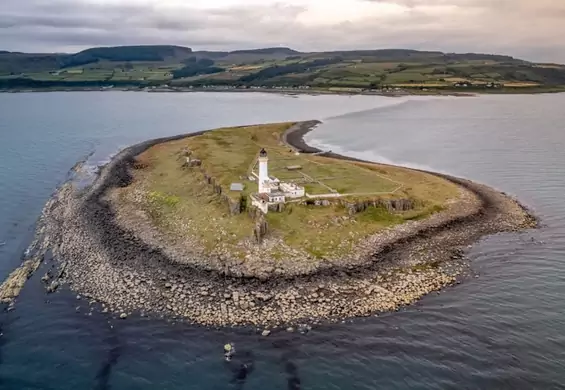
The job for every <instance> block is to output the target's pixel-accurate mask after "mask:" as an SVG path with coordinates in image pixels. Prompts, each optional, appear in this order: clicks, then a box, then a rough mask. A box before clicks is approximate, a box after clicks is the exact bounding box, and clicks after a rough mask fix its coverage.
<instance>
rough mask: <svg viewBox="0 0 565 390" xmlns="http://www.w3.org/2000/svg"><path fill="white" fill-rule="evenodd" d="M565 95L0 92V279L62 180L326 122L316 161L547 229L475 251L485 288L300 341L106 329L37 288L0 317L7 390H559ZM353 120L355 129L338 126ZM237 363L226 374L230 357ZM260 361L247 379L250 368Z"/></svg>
mask: <svg viewBox="0 0 565 390" xmlns="http://www.w3.org/2000/svg"><path fill="white" fill-rule="evenodd" d="M564 104H565V95H539V96H492V97H488V96H487V97H480V98H458V99H456V98H441V99H439V98H420V99H404V98H403V99H389V98H379V97H351V98H350V97H339V96H318V97H307V96H303V97H299V98H290V97H281V96H275V95H261V94H228V93H225V94H213V93H209V94H148V93H117V92H116V93H114V92H106V93H95V92H92V93H45V94H44V93H36V94H0V136H1V137H2V138H1V141H0V243H3V242H5V245H3V246H0V275H1V276H3V277H4V276H5V275H7V274H8V273H9V272H10V271H11V270H12V269H13V268H14V267H15V266H17V265H18V264H19V262H20V260H19V259H20V256H21V254H22V253H23V251H24V250H25V248H26V246H27V245H28V244H29V240H30V238H31V235H32V233H33V224H34V221H35V220H36V218H37V217H38V215H39V213H40V211H41V208H42V206H43V204H44V203H45V201H46V200H47V199H48V198H49V195H50V194H51V193H52V192H53V190H54V189H55V188H56V186H57V185H58V184H60V183H61V182H63V181H64V180H65V179H66V177H67V173H68V170H69V168H70V167H71V166H72V165H73V164H74V163H75V162H76V161H77V160H79V159H81V158H83V157H85V156H87V155H90V154H92V155H91V157H90V158H89V160H88V161H89V164H90V165H92V166H95V165H97V164H101V163H103V162H104V161H106V160H107V159H108V158H109V157H110V156H111V155H112V154H113V153H115V152H116V151H117V150H119V149H120V148H121V147H124V146H127V145H129V144H132V143H135V142H138V141H141V140H143V139H146V138H153V137H158V136H163V135H171V134H177V133H184V132H190V131H197V130H202V129H207V128H213V127H218V126H228V125H240V124H248V123H259V122H266V121H283V120H303V119H323V120H324V124H323V125H322V126H321V127H319V128H318V129H317V130H315V131H314V132H312V133H311V134H309V135H308V137H307V139H308V141H309V142H310V143H312V144H313V145H317V146H321V147H324V148H328V149H332V150H334V151H338V152H342V153H344V154H349V155H353V156H357V157H362V158H367V159H371V160H377V161H383V162H393V163H399V164H404V165H409V166H415V167H426V168H429V169H434V170H440V171H445V172H449V173H452V174H456V175H460V176H465V177H468V178H471V179H475V180H479V181H482V182H485V183H487V184H490V185H493V186H495V187H497V188H499V189H501V190H504V191H507V192H510V193H512V194H515V195H516V196H518V197H519V198H520V199H521V200H523V201H524V202H525V203H526V204H527V205H528V206H530V207H532V208H533V209H534V210H535V212H536V213H537V214H538V215H539V216H540V217H541V218H542V221H543V224H544V226H543V227H542V228H541V229H539V230H536V231H530V232H526V233H521V234H501V235H496V236H493V237H489V238H487V239H484V240H482V241H481V242H480V243H478V244H477V245H474V246H473V247H472V248H470V249H469V251H468V256H469V257H470V258H471V260H472V264H473V269H474V271H475V272H476V273H477V274H478V276H479V277H478V278H471V279H470V280H467V281H466V282H465V283H463V284H462V285H459V286H457V287H455V288H450V289H448V290H446V291H444V292H443V293H442V294H440V295H435V294H434V295H432V296H429V297H426V298H425V299H423V300H422V301H421V302H420V303H418V304H416V305H414V306H412V307H410V308H407V309H406V310H403V311H401V312H398V313H392V314H386V315H381V316H379V317H376V318H375V317H374V318H369V319H359V320H355V321H352V322H347V323H345V324H337V325H328V326H323V327H320V328H316V329H314V330H313V331H312V332H310V333H308V334H307V335H299V334H288V333H286V332H284V331H283V332H274V333H273V334H272V335H271V336H269V337H268V338H262V337H261V336H258V335H256V334H254V332H252V330H249V329H239V330H229V329H227V330H226V329H224V330H216V329H203V328H199V327H194V326H189V325H186V324H182V323H179V324H171V323H169V322H167V321H162V320H159V319H146V318H135V317H130V318H129V319H128V320H126V321H119V320H113V319H112V318H110V317H107V316H105V315H103V314H101V313H98V312H97V311H96V310H94V311H93V312H92V313H91V314H90V309H89V305H88V303H87V302H85V301H84V300H77V299H76V298H75V296H74V294H71V293H68V292H67V293H65V292H64V291H63V292H60V293H57V294H54V295H49V296H47V295H45V293H44V291H43V290H42V288H41V285H40V282H39V280H38V279H39V277H40V275H41V272H39V273H38V274H37V275H36V277H34V278H32V279H31V280H30V282H29V283H28V285H27V286H26V288H25V289H24V291H23V293H22V295H21V297H20V299H19V301H18V303H17V305H16V310H14V311H11V312H5V313H0V327H1V331H2V336H0V388H2V389H110V388H113V389H154V388H159V389H231V388H245V389H257V390H259V389H261V390H263V389H287V388H295V389H296V388H302V389H381V388H382V389H451V388H453V389H455V388H457V389H460V388H469V389H479V388H480V389H485V388H488V389H491V388H493V389H494V388H495V389H505V388H508V389H529V388H540V389H548V388H564V387H565V367H564V363H565V356H564V354H565V352H563V351H565V348H564V347H565V339H564V337H563V332H562V329H564V328H565V317H564V315H563V313H564V312H565V310H564V309H565V304H564V303H563V300H562V297H563V293H564V292H565V290H564V287H563V281H564V280H565V264H564V262H565V205H564V204H563V192H564V190H565V173H564V168H565V153H564V152H563V150H564V148H565V125H563V123H564V119H565V114H563V112H562V109H561V107H563V106H564ZM344 114H346V115H344ZM228 340H231V341H234V342H235V343H236V345H237V346H238V356H239V358H238V359H239V360H236V361H234V365H233V366H226V364H225V363H224V362H223V360H222V355H221V354H222V351H221V348H222V345H223V344H224V343H225V342H226V341H228ZM244 360H249V361H253V370H252V371H250V372H249V373H247V376H246V377H245V379H240V380H235V381H234V378H237V377H238V375H239V376H240V378H241V377H242V376H243V375H242V373H241V372H240V371H238V370H239V367H240V366H239V365H240V363H242V362H243V361H244Z"/></svg>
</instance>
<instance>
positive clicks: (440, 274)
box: [38, 121, 537, 327]
mask: <svg viewBox="0 0 565 390" xmlns="http://www.w3.org/2000/svg"><path fill="white" fill-rule="evenodd" d="M317 124H319V122H317V121H309V122H302V123H298V124H297V125H295V126H294V127H293V128H291V129H290V130H289V131H287V132H286V133H285V134H284V136H283V140H284V141H285V142H286V143H287V144H288V145H289V146H290V147H292V148H295V149H297V150H299V151H302V152H305V153H315V152H316V153H317V152H320V151H319V150H318V149H315V148H312V147H310V146H308V145H307V144H306V143H305V142H304V135H305V134H307V133H308V132H309V131H311V130H312V129H313V128H315V126H316V125H317ZM202 133H203V132H199V133H194V134H189V135H179V136H176V137H168V138H160V139H155V140H150V141H146V142H143V143H140V144H137V145H134V146H131V147H129V148H126V149H124V150H123V151H121V152H120V153H118V154H117V155H116V156H114V158H113V159H112V160H111V161H110V162H109V163H108V164H107V165H106V166H104V167H103V168H102V169H101V170H100V172H99V174H98V175H97V177H96V178H95V180H94V182H93V183H92V184H91V185H90V186H88V187H86V188H78V187H77V186H76V185H75V184H74V183H73V182H72V181H70V182H68V183H66V184H65V185H63V186H62V187H61V188H60V189H59V190H58V191H57V193H56V194H55V195H54V197H53V198H52V199H51V200H50V201H49V202H48V204H47V205H46V207H45V209H44V211H43V215H42V217H41V221H42V223H41V231H39V232H38V242H39V246H40V247H41V248H49V249H51V250H52V252H53V257H54V259H55V260H53V263H52V264H51V266H52V268H53V269H52V270H51V271H50V272H48V273H47V274H46V275H45V276H44V277H43V281H44V282H45V284H46V288H47V290H48V291H51V292H53V291H55V290H57V288H58V287H59V286H61V285H64V284H67V285H68V286H69V287H70V288H71V289H72V290H73V291H76V292H77V293H79V294H81V295H83V296H87V297H90V298H91V299H93V300H96V301H99V302H100V303H101V304H102V305H103V307H104V309H103V310H104V311H108V312H111V313H115V314H114V315H116V316H120V317H122V318H125V317H127V316H128V315H130V314H131V313H134V312H139V313H143V314H145V313H146V314H150V315H164V316H167V317H176V318H184V319H186V320H188V321H191V322H194V323H198V324H202V325H209V326H231V325H256V326H261V327H270V326H275V325H280V324H289V325H292V324H302V323H316V322H319V321H326V320H330V321H336V320H341V319H344V318H349V317H355V316H367V315H372V314H375V313H378V312H383V311H391V310H397V309H398V308H399V307H401V306H403V305H407V304H410V303H413V302H415V301H416V300H418V299H419V298H421V297H422V296H424V295H426V294H428V293H430V292H433V291H438V290H441V289H442V288H444V287H446V286H449V285H452V284H455V283H459V281H460V280H461V278H462V277H464V275H465V274H466V273H467V271H468V270H469V268H468V264H467V262H466V261H465V259H464V250H465V248H466V247H467V246H468V245H470V244H472V243H474V242H476V241H477V240H478V239H479V238H481V237H482V236H485V235H489V234H495V233H498V232H508V231H520V230H523V229H527V228H532V227H535V226H537V221H536V219H535V218H534V217H533V216H532V215H531V214H530V213H529V212H528V211H527V210H526V209H525V208H524V207H523V206H522V205H521V204H520V203H519V202H518V201H516V200H515V199H513V198H511V197H509V196H507V195H506V194H504V193H501V192H499V191H496V190H494V189H492V188H490V187H487V186H485V185H481V184H478V183H474V182H472V181H469V180H465V179H460V178H456V177H452V176H449V175H443V174H437V173H433V172H427V173H430V174H434V175H437V176H440V177H442V178H443V179H446V180H449V181H451V182H453V183H455V184H457V185H458V186H459V188H460V197H459V199H458V200H457V201H456V202H453V204H451V205H450V206H449V207H448V208H446V209H445V210H444V211H441V212H439V213H436V214H433V215H432V216H431V217H429V218H427V219H424V220H421V221H411V222H407V223H404V224H402V225H399V226H397V227H393V228H390V229H386V230H385V231H383V232H382V233H380V234H377V235H375V236H374V237H371V239H370V240H369V241H367V247H366V248H365V251H366V254H368V255H369V256H361V257H354V259H355V261H344V262H343V263H342V264H331V265H328V266H323V265H321V266H319V267H316V268H315V269H309V268H305V269H302V268H299V269H289V271H288V272H271V273H267V274H253V273H250V274H246V273H245V272H241V269H239V268H237V266H238V265H237V264H233V267H234V268H233V269H230V267H224V268H222V269H218V268H215V267H213V266H210V267H206V266H205V264H198V263H189V264H187V263H181V262H179V261H177V260H176V259H175V258H174V257H175V256H174V253H172V252H171V249H170V248H168V247H167V246H166V245H165V244H163V243H161V244H159V240H155V238H158V237H155V236H154V235H153V233H152V232H151V231H140V230H139V227H137V226H135V225H132V224H131V222H132V221H131V220H128V218H127V216H126V217H125V218H124V216H123V213H120V210H118V209H116V207H115V206H116V204H115V202H113V199H112V196H111V194H112V190H113V189H116V188H120V187H126V186H128V185H130V184H131V181H132V175H131V169H132V165H133V163H134V158H135V156H137V155H139V154H140V153H142V152H143V151H145V150H147V149H148V148H150V147H152V146H154V145H157V144H159V143H162V142H167V141H171V140H176V139H181V138H184V137H189V136H196V135H199V134H202ZM327 157H328V158H340V159H351V158H350V157H347V156H340V155H337V154H334V153H331V152H330V153H327ZM356 161H359V160H356ZM283 271H284V270H283Z"/></svg>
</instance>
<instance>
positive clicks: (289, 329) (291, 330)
mask: <svg viewBox="0 0 565 390" xmlns="http://www.w3.org/2000/svg"><path fill="white" fill-rule="evenodd" d="M286 331H287V332H289V333H292V332H294V328H293V327H292V326H290V327H288V328H286Z"/></svg>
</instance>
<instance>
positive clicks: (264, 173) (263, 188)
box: [258, 149, 271, 194]
mask: <svg viewBox="0 0 565 390" xmlns="http://www.w3.org/2000/svg"><path fill="white" fill-rule="evenodd" d="M258 160H259V193H260V194H264V193H267V192H271V187H270V185H269V184H270V182H271V179H270V178H269V168H268V163H269V158H268V157H267V151H266V150H265V149H261V151H260V152H259V159H258Z"/></svg>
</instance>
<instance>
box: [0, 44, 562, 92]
mask: <svg viewBox="0 0 565 390" xmlns="http://www.w3.org/2000/svg"><path fill="white" fill-rule="evenodd" d="M85 52H86V53H87V58H88V59H89V61H90V62H87V63H84V60H85V57H84V56H85ZM85 52H81V53H76V54H74V55H63V54H53V55H41V56H39V57H38V56H36V55H33V54H25V53H4V54H2V53H0V87H2V88H8V89H9V88H11V87H12V88H20V87H23V86H29V87H31V88H34V87H37V88H39V87H43V88H48V87H50V86H61V84H62V83H63V84H64V83H65V82H68V83H69V84H72V85H73V86H75V87H80V85H81V82H84V84H85V85H86V86H88V85H92V84H103V85H105V86H109V85H111V84H112V83H115V85H128V86H136V85H137V86H139V87H148V86H163V85H171V84H172V85H174V86H178V87H188V86H193V87H199V86H211V85H217V86H226V85H229V86H234V87H235V86H237V87H242V86H244V87H260V86H265V87H297V86H309V87H313V88H317V89H320V90H326V91H327V90H333V91H336V92H350V93H356V92H362V91H363V90H365V89H380V88H389V87H393V88H401V89H403V90H406V91H412V92H414V93H416V92H417V91H419V90H421V89H424V88H427V89H437V90H438V91H439V90H441V91H444V90H461V87H459V86H456V85H454V83H456V82H466V83H470V84H473V87H474V89H476V90H482V91H485V92H498V93H501V92H502V93H503V92H506V91H516V90H517V89H519V90H521V91H523V92H528V91H531V92H538V91H540V90H543V89H546V88H552V89H555V88H559V87H560V86H565V66H564V65H560V64H544V63H539V64H536V63H532V62H528V61H522V60H520V59H516V58H512V57H508V56H499V55H486V54H473V53H467V54H453V53H449V54H446V53H440V52H425V51H410V50H372V51H339V52H320V53H301V52H297V51H294V50H290V49H288V48H272V49H267V50H247V51H235V52H211V51H205V52H191V51H190V50H189V49H187V48H178V47H176V48H175V47H168V46H148V47H116V48H106V49H104V48H94V49H92V50H86V51H85ZM103 52H105V53H103ZM98 56H100V57H98ZM75 57H76V58H75ZM149 58H155V59H154V60H149ZM201 60H204V61H208V65H206V66H213V67H214V69H213V71H212V72H207V71H205V69H204V70H202V69H201V70H198V71H194V72H192V71H191V72H185V73H183V72H182V71H179V70H180V69H181V68H185V67H189V68H190V66H191V65H190V64H195V63H197V62H198V61H201ZM316 61H318V62H316ZM320 61H321V62H320ZM206 66H205V67H206ZM176 71H177V72H176ZM35 81H37V82H35ZM487 83H496V84H497V87H496V88H493V87H492V86H491V87H487V86H486V84H487ZM501 85H505V86H506V87H507V88H503V87H502V86H501ZM333 88H345V89H344V90H335V89H333ZM349 88H351V90H348V89H349Z"/></svg>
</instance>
